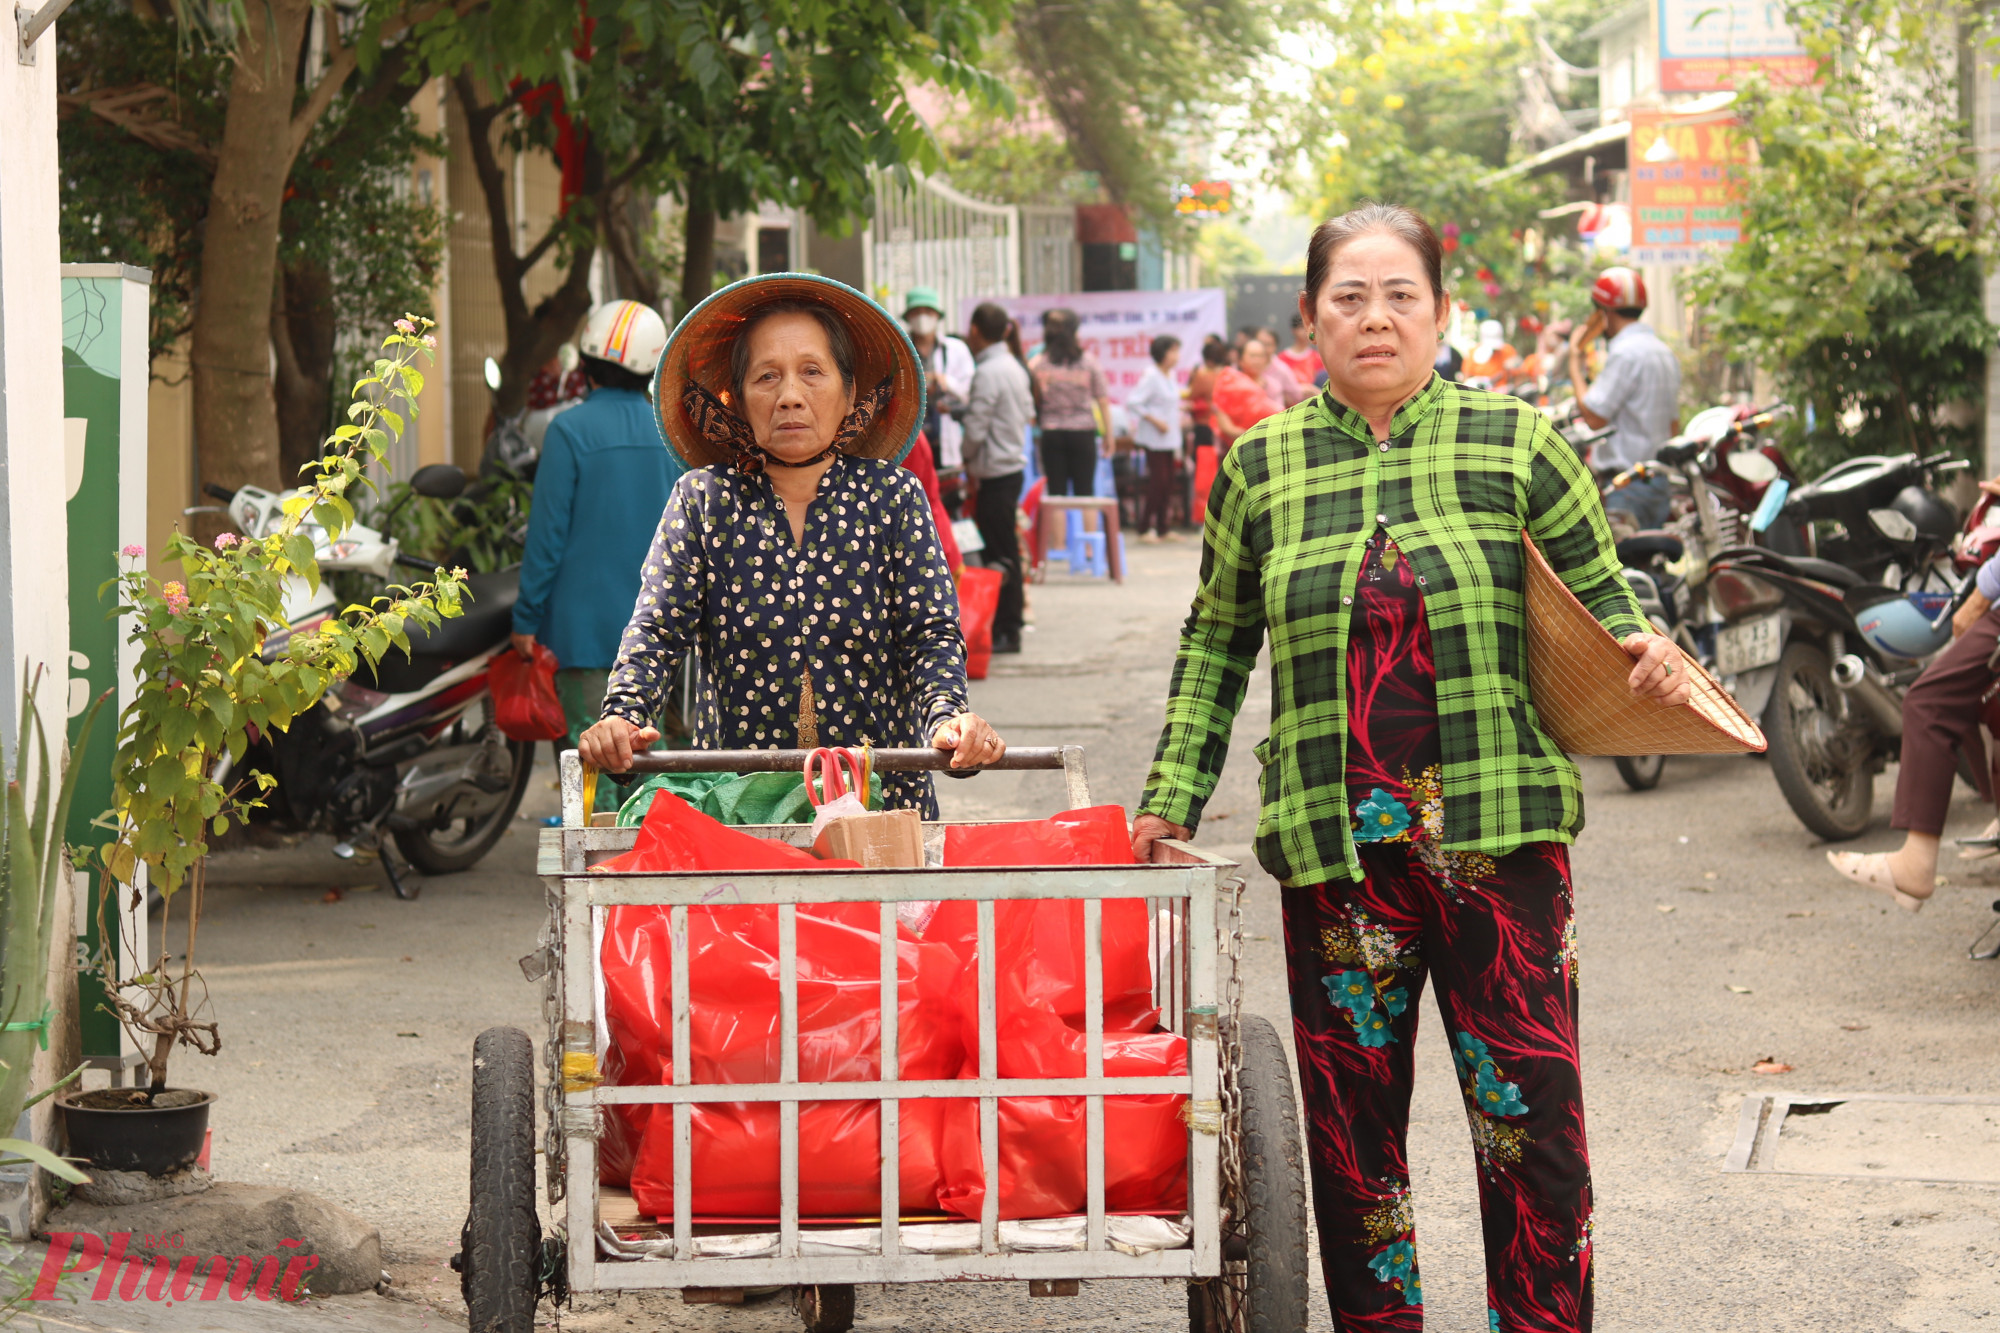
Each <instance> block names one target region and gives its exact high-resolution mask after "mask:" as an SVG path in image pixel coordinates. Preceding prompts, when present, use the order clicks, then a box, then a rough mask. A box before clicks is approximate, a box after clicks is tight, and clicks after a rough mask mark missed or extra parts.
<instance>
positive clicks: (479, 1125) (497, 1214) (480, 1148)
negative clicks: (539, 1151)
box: [459, 1027, 542, 1333]
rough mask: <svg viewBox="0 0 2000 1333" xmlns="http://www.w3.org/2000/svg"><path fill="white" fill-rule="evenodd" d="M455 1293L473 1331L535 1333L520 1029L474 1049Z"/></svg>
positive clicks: (533, 1236)
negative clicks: (467, 1177)
mask: <svg viewBox="0 0 2000 1333" xmlns="http://www.w3.org/2000/svg"><path fill="white" fill-rule="evenodd" d="M463 1245H464V1249H463V1250H462V1252H461V1255H460V1259H459V1287H460V1289H461V1290H462V1291H463V1292H464V1295H465V1308H466V1316H467V1323H468V1324H469V1325H470V1327H471V1333H533V1329H534V1327H535V1299H536V1296H537V1295H538V1293H539V1292H540V1290H541V1259H542V1224H541V1219H540V1218H539V1217H538V1216H537V1215H536V1213H535V1048H534V1044H533V1043H532V1042H530V1041H529V1040H528V1034H527V1033H525V1032H523V1031H521V1029H519V1028H509V1027H499V1028H488V1029H486V1031H484V1032H482V1033H480V1034H479V1037H478V1039H477V1040H476V1041H474V1042H473V1043H472V1208H471V1210H470V1211H469V1212H468V1213H467V1214H466V1218H465V1234H464V1237H463Z"/></svg>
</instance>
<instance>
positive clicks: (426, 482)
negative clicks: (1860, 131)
mask: <svg viewBox="0 0 2000 1333" xmlns="http://www.w3.org/2000/svg"><path fill="white" fill-rule="evenodd" d="M410 489H411V490H413V491H415V492H416V493H417V494H418V495H423V496H428V497H429V498H431V499H433V500H455V499H457V498H458V497H459V496H460V495H462V494H463V493H464V492H465V473H464V471H463V470H462V469H460V468H459V467H457V466H456V465H455V464H451V463H432V464H431V465H430V466H428V467H420V468H418V469H417V470H416V472H415V473H414V474H413V475H412V476H411V477H410ZM1891 512H1893V511H1891ZM1897 517H1898V518H1902V515H1900V514H1898V515H1897ZM1903 521H1904V522H1905V523H1907V522H1909V520H1908V519H1903Z"/></svg>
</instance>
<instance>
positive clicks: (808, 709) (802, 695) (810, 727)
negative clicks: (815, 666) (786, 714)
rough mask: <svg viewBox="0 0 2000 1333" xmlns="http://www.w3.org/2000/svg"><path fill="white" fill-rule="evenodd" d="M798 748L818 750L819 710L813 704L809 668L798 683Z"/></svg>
mask: <svg viewBox="0 0 2000 1333" xmlns="http://www.w3.org/2000/svg"><path fill="white" fill-rule="evenodd" d="M799 748H800V749H801V750H817V749H818V748H819V710H818V709H817V708H816V707H815V706H814V702H813V678H812V671H811V669H810V668H808V669H807V671H806V673H805V675H804V676H803V677H801V679H800V683H799Z"/></svg>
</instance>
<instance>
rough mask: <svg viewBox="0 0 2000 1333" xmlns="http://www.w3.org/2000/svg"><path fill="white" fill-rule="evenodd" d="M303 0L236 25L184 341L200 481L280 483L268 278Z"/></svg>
mask: <svg viewBox="0 0 2000 1333" xmlns="http://www.w3.org/2000/svg"><path fill="white" fill-rule="evenodd" d="M312 12H313V6H312V0H251V4H250V8H249V15H248V21H247V22H245V23H244V24H243V25H242V27H241V28H240V29H239V30H238V41H237V53H236V64H235V72H234V73H233V74H232V75H231V78H230V82H229V112H228V115H227V117H226V118H225V120H224V121H223V129H222V150H221V152H220V154H219V155H218V157H217V160H216V167H215V183H214V186H213V188H212V189H211V191H210V194H209V206H208V221H207V224H206V234H205V235H204V237H203V241H202V256H201V257H202V265H201V290H200V293H199V297H198V300H197V302H196V306H195V316H194V329H193V333H194V337H193V348H192V352H193V356H192V363H193V372H194V436H195V446H196V451H197V455H196V456H197V459H198V463H199V468H200V474H201V479H202V480H203V481H204V482H211V481H212V482H219V483H221V484H222V485H224V486H232V487H233V486H242V485H246V484H249V485H257V486H267V487H271V488H273V489H276V488H278V487H279V486H280V485H281V484H282V481H283V478H282V476H281V473H280V469H279V464H278V415H277V406H276V402H275V399H274V398H273V396H272V392H271V343H270V337H269V330H270V323H271V275H272V273H273V271H274V270H275V268H276V267H277V262H278V217H279V211H280V209H281V207H282V205H283V203H284V193H285V180H286V178H287V177H288V176H289V175H290V174H291V167H292V153H293V149H292V103H293V100H294V97H295V95H296V93H297V88H298V82H297V75H296V71H295V69H294V67H293V62H294V61H295V60H296V59H297V53H298V51H299V49H300V46H301V44H302V43H303V41H304V37H305V25H306V22H307V20H308V19H309V18H310V17H311V15H312Z"/></svg>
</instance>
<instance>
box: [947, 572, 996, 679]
mask: <svg viewBox="0 0 2000 1333" xmlns="http://www.w3.org/2000/svg"><path fill="white" fill-rule="evenodd" d="M1004 581H1005V577H1004V576H1003V575H1002V574H1001V573H1000V571H999V570H997V569H981V568H975V567H972V566H967V567H966V568H965V569H964V570H963V571H961V572H960V574H959V576H958V627H959V630H960V632H962V633H963V634H964V635H965V675H966V678H967V679H968V680H985V679H986V668H987V665H988V664H989V662H990V660H991V659H992V656H993V617H994V615H995V613H997V612H998V611H999V610H1000V585H1001V583H1003V582H1004Z"/></svg>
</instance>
